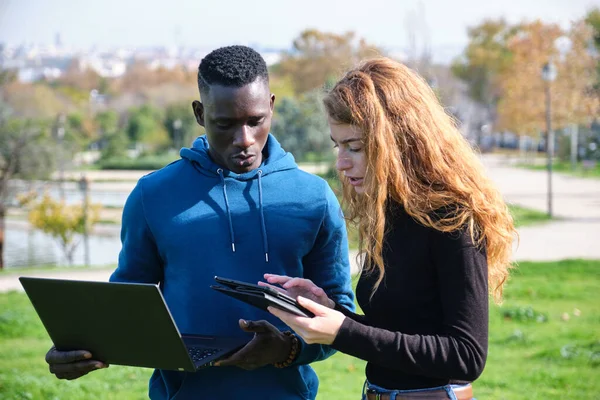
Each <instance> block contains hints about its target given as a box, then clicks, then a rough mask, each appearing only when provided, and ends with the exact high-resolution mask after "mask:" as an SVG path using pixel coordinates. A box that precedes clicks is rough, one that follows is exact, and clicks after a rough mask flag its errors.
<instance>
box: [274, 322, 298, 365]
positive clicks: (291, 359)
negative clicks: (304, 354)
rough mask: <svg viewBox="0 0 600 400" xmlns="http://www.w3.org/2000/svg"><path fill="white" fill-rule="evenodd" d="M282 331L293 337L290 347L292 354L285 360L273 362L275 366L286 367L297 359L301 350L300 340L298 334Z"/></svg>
mask: <svg viewBox="0 0 600 400" xmlns="http://www.w3.org/2000/svg"><path fill="white" fill-rule="evenodd" d="M282 333H283V334H284V335H286V336H290V337H291V338H292V348H291V349H290V354H289V355H288V356H287V358H286V359H285V361H283V362H279V363H275V364H273V365H274V366H275V368H285V367H287V366H289V365H291V364H292V363H293V362H294V360H295V359H296V357H298V351H299V350H300V341H299V340H298V338H297V337H296V335H294V334H293V333H292V332H290V331H285V332H282Z"/></svg>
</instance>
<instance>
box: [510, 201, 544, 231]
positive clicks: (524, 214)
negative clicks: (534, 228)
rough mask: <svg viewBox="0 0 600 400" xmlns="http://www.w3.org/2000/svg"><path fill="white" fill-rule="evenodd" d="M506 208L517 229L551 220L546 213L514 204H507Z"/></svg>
mask: <svg viewBox="0 0 600 400" xmlns="http://www.w3.org/2000/svg"><path fill="white" fill-rule="evenodd" d="M508 208H509V210H510V213H511V214H512V217H513V220H514V222H515V226H516V227H517V228H520V227H523V226H529V225H535V224H539V223H543V222H548V221H550V220H552V218H551V217H549V216H548V213H545V212H542V211H538V210H534V209H531V208H525V207H521V206H517V205H515V204H509V205H508Z"/></svg>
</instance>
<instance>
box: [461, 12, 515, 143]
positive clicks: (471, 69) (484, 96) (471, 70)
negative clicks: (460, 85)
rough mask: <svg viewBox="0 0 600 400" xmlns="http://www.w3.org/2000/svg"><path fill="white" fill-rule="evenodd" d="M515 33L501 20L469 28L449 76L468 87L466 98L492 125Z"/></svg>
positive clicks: (485, 21)
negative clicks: (467, 96)
mask: <svg viewBox="0 0 600 400" xmlns="http://www.w3.org/2000/svg"><path fill="white" fill-rule="evenodd" d="M518 30H519V27H518V26H512V25H509V24H508V23H507V22H506V21H505V20H504V19H497V20H484V21H483V22H482V23H481V24H479V25H477V26H474V27H472V28H469V30H468V36H469V43H468V45H467V47H466V48H465V50H464V52H463V54H462V55H461V56H460V57H459V58H458V59H456V60H455V61H454V62H453V63H452V72H453V73H454V75H455V76H456V77H458V78H459V79H461V80H462V81H463V82H465V83H466V84H467V88H468V94H469V97H470V98H471V99H472V100H473V101H474V102H475V103H477V104H479V105H480V106H481V107H482V108H483V109H484V110H485V112H486V114H487V119H488V122H491V123H495V121H496V117H497V116H496V107H497V104H498V101H499V99H500V97H501V87H500V76H501V74H502V72H503V71H505V70H506V69H507V68H508V67H509V65H510V64H511V62H512V54H511V51H510V49H509V48H508V42H509V40H510V39H511V38H512V37H513V36H514V35H515V34H516V33H517V32H518ZM481 123H483V122H481ZM478 132H479V130H478ZM478 140H479V137H478Z"/></svg>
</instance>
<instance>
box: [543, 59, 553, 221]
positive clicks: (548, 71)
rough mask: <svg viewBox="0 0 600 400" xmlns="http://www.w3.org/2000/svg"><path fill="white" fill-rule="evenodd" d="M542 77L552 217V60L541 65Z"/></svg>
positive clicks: (550, 215) (549, 201)
mask: <svg viewBox="0 0 600 400" xmlns="http://www.w3.org/2000/svg"><path fill="white" fill-rule="evenodd" d="M542 79H543V80H544V81H545V82H546V156H547V158H548V160H547V169H548V216H549V217H552V158H553V157H554V132H553V131H552V96H551V90H550V89H551V88H550V86H551V83H552V82H553V81H554V80H555V79H556V66H555V65H554V64H553V63H552V61H549V62H547V63H546V64H544V66H543V67H542Z"/></svg>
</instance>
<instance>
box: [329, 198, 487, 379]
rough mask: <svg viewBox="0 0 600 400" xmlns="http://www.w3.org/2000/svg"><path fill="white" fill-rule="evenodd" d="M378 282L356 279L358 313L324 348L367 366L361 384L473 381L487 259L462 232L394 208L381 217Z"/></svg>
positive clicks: (483, 347) (483, 326)
mask: <svg viewBox="0 0 600 400" xmlns="http://www.w3.org/2000/svg"><path fill="white" fill-rule="evenodd" d="M386 225H387V229H386V231H387V234H386V235H385V238H384V247H383V261H384V265H385V275H384V276H385V277H384V280H383V281H382V283H381V285H380V286H379V288H378V289H377V291H376V292H375V294H374V295H373V297H372V298H370V296H371V290H372V288H373V285H374V283H375V281H376V278H377V273H372V274H367V273H365V272H363V273H362V274H361V277H360V280H359V282H358V286H357V289H356V294H357V300H358V303H359V305H360V307H361V308H362V310H363V312H364V315H357V314H354V313H352V312H350V311H348V310H346V309H344V308H343V307H339V306H337V307H336V309H338V310H340V311H342V312H343V313H344V314H345V315H346V317H347V318H346V319H345V320H344V322H343V324H342V326H341V328H340V330H339V332H338V335H337V337H336V338H335V341H334V342H333V345H332V347H334V348H335V349H337V350H339V351H341V352H343V353H346V354H349V355H352V356H355V357H358V358H360V359H363V360H366V361H367V368H366V374H367V379H368V380H369V382H371V383H373V384H376V385H379V386H382V387H384V388H386V389H418V388H426V387H435V386H441V385H445V384H449V383H463V382H470V381H473V380H475V379H476V378H477V377H478V376H479V375H480V374H481V373H482V372H483V368H484V365H485V360H486V357H487V345H488V289H487V260H486V255H485V250H484V249H477V248H476V247H475V246H474V245H473V242H472V240H471V238H470V235H469V233H468V231H467V230H465V231H457V232H454V233H442V232H439V231H437V230H435V229H432V228H427V227H424V226H422V225H420V224H419V223H417V222H416V221H415V220H414V219H413V218H411V217H410V216H409V215H408V214H406V212H405V211H404V210H403V209H402V208H400V207H394V208H393V210H392V211H390V212H388V213H387V218H386Z"/></svg>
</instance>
